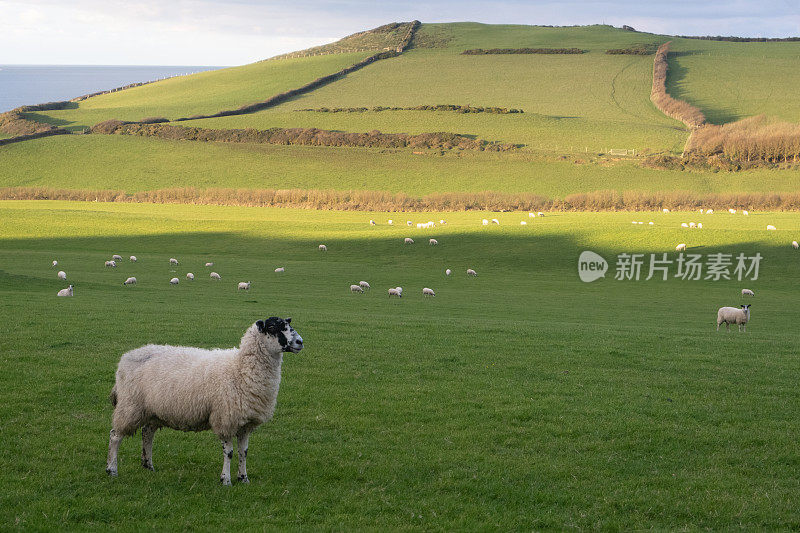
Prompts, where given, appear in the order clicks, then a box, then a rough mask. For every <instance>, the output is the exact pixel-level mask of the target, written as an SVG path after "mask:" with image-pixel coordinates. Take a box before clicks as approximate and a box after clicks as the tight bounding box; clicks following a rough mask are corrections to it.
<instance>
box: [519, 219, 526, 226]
mask: <svg viewBox="0 0 800 533" xmlns="http://www.w3.org/2000/svg"><path fill="white" fill-rule="evenodd" d="M519 225H520V226H527V225H528V223H527V222H525V221H524V220H520V221H519Z"/></svg>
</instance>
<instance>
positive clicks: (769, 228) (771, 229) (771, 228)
mask: <svg viewBox="0 0 800 533" xmlns="http://www.w3.org/2000/svg"><path fill="white" fill-rule="evenodd" d="M767 229H768V230H770V231H775V226H773V225H772V224H767Z"/></svg>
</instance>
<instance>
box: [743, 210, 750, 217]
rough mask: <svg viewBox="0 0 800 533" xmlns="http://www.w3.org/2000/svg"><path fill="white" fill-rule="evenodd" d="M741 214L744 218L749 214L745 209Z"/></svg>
mask: <svg viewBox="0 0 800 533" xmlns="http://www.w3.org/2000/svg"><path fill="white" fill-rule="evenodd" d="M742 214H743V215H744V216H748V215H749V214H750V212H749V211H748V210H747V209H745V210H743V211H742Z"/></svg>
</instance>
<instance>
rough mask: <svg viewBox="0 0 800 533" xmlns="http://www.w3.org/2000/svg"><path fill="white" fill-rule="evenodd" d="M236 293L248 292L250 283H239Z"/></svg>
mask: <svg viewBox="0 0 800 533" xmlns="http://www.w3.org/2000/svg"><path fill="white" fill-rule="evenodd" d="M236 290H237V291H249V290H250V282H249V281H247V282H244V281H240V282H239V286H238V287H237V288H236Z"/></svg>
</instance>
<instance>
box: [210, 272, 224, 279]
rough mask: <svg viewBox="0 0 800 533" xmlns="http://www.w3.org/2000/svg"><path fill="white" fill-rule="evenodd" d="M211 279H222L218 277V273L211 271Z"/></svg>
mask: <svg viewBox="0 0 800 533" xmlns="http://www.w3.org/2000/svg"><path fill="white" fill-rule="evenodd" d="M211 279H216V280H220V279H222V278H221V277H220V275H219V274H217V273H216V272H212V273H211Z"/></svg>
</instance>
